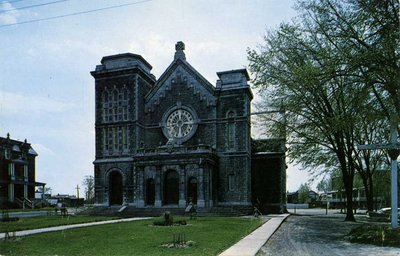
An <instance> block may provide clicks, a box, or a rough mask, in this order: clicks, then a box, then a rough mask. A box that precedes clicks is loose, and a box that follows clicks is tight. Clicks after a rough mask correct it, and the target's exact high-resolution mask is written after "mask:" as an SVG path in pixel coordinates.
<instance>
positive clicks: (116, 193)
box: [109, 171, 123, 205]
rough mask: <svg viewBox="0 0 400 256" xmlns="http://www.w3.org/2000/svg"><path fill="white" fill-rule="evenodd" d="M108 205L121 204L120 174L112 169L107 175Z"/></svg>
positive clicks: (121, 187)
mask: <svg viewBox="0 0 400 256" xmlns="http://www.w3.org/2000/svg"><path fill="white" fill-rule="evenodd" d="M109 186H110V205H122V201H123V199H122V197H123V196H122V191H123V186H122V175H121V173H120V172H118V171H112V172H111V173H110V175H109Z"/></svg>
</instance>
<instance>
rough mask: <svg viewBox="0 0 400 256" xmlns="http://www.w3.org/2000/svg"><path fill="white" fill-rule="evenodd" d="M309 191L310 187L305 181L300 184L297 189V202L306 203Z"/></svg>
mask: <svg viewBox="0 0 400 256" xmlns="http://www.w3.org/2000/svg"><path fill="white" fill-rule="evenodd" d="M310 191H311V188H310V186H309V185H308V184H307V183H304V184H301V185H300V188H299V190H298V191H297V192H298V193H299V203H301V204H305V203H308V201H309V194H310Z"/></svg>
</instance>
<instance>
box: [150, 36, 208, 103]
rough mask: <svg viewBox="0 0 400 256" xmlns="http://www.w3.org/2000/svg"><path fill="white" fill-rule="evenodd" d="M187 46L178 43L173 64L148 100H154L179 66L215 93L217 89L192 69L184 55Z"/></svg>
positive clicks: (151, 92) (157, 83)
mask: <svg viewBox="0 0 400 256" xmlns="http://www.w3.org/2000/svg"><path fill="white" fill-rule="evenodd" d="M184 50H185V44H184V43H183V42H177V43H176V45H175V56H174V60H173V61H172V63H171V64H170V65H169V66H168V67H167V69H166V70H165V71H164V73H163V74H162V75H161V76H160V78H159V79H158V80H157V82H156V84H155V85H154V86H153V88H152V89H151V90H150V92H149V93H148V94H147V95H146V100H148V99H150V98H152V97H153V96H154V94H155V93H156V92H157V91H158V90H159V89H160V87H161V86H162V85H163V84H164V82H165V80H166V79H168V77H169V76H170V75H171V74H172V73H173V72H174V71H175V69H176V68H177V67H178V66H181V67H183V68H184V69H185V70H186V71H187V72H188V73H189V74H191V75H192V77H194V78H195V79H196V80H198V82H199V83H200V84H202V85H203V86H204V88H205V89H207V90H208V91H209V92H210V93H211V94H213V93H214V90H215V87H214V86H213V85H212V84H211V83H210V82H209V81H208V80H207V79H206V78H204V77H203V76H202V75H201V74H200V73H199V72H198V71H197V70H196V69H195V68H194V67H192V66H191V65H190V64H189V63H188V62H187V61H186V56H185V53H184Z"/></svg>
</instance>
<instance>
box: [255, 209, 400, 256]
mask: <svg viewBox="0 0 400 256" xmlns="http://www.w3.org/2000/svg"><path fill="white" fill-rule="evenodd" d="M298 213H299V212H298ZM344 217H345V216H344V215H343V214H337V213H335V214H333V213H329V214H328V215H325V214H322V212H315V211H314V212H312V211H301V212H300V214H296V215H291V216H289V217H288V218H287V219H286V221H285V222H284V223H283V224H282V225H281V227H280V228H279V229H278V230H277V231H276V232H275V233H274V235H272V237H271V238H270V239H269V240H268V242H267V243H266V244H264V246H263V247H262V248H261V249H260V251H259V252H258V253H257V255H258V256H261V255H270V256H272V255H273V256H275V255H279V256H286V255H287V256H291V255H293V256H303V255H329V256H332V255H374V256H377V255H385V256H392V255H399V256H400V248H393V247H378V246H373V245H364V244H356V243H349V242H347V241H346V240H345V239H344V238H343V237H344V236H345V235H346V234H348V233H349V231H350V230H351V229H352V228H353V227H356V226H357V225H360V224H361V223H362V222H364V221H366V217H365V216H360V215H358V216H356V219H357V221H358V222H356V223H353V222H345V221H344Z"/></svg>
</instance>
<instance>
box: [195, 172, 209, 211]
mask: <svg viewBox="0 0 400 256" xmlns="http://www.w3.org/2000/svg"><path fill="white" fill-rule="evenodd" d="M198 177H199V180H198V186H199V187H198V188H197V207H201V208H204V207H205V201H204V194H205V193H204V192H205V191H204V189H205V188H207V186H205V185H206V184H204V169H203V167H199V176H198Z"/></svg>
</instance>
